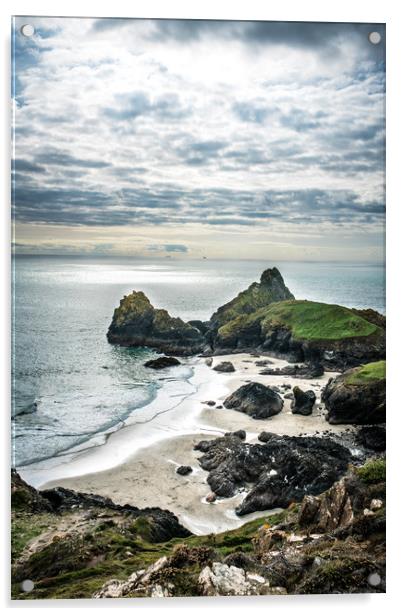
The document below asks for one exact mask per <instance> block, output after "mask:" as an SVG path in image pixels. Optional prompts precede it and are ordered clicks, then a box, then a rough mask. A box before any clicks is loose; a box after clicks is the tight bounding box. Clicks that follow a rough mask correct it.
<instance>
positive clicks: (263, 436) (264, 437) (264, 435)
mask: <svg viewBox="0 0 402 616" xmlns="http://www.w3.org/2000/svg"><path fill="white" fill-rule="evenodd" d="M272 437H275V433H274V432H265V430H264V431H263V432H260V434H259V435H258V440H259V441H261V443H268V441H269V440H271V438H272Z"/></svg>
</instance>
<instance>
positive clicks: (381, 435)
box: [356, 426, 386, 451]
mask: <svg viewBox="0 0 402 616" xmlns="http://www.w3.org/2000/svg"><path fill="white" fill-rule="evenodd" d="M356 441H357V443H359V444H361V445H363V447H365V448H366V449H371V450H372V451H385V447H386V430H385V426H363V428H360V430H359V431H358V432H357V434H356Z"/></svg>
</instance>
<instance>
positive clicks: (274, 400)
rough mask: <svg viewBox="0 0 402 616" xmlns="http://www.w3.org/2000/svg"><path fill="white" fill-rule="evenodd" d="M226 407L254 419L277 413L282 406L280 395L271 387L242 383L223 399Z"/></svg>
mask: <svg viewBox="0 0 402 616" xmlns="http://www.w3.org/2000/svg"><path fill="white" fill-rule="evenodd" d="M223 404H224V406H225V407H226V408H227V409H234V410H236V411H240V412H242V413H246V415H250V417H254V418H255V419H266V418H267V417H272V415H277V414H278V413H280V412H281V410H282V408H283V400H282V398H281V396H280V395H279V394H278V393H277V392H276V391H274V389H273V388H272V387H267V386H266V385H262V383H247V384H246V385H242V386H241V387H239V388H238V389H236V391H234V392H233V393H232V394H231V395H230V396H228V397H227V398H226V400H225V401H224V403H223Z"/></svg>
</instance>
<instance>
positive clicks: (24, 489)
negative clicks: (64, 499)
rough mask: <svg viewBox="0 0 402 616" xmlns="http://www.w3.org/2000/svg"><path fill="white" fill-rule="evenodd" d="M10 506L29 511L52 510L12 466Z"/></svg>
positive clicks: (45, 500)
mask: <svg viewBox="0 0 402 616" xmlns="http://www.w3.org/2000/svg"><path fill="white" fill-rule="evenodd" d="M11 507H12V508H13V509H22V510H23V511H25V512H29V513H38V512H47V511H53V507H52V505H51V504H50V503H49V501H48V500H47V499H46V498H43V496H42V494H41V493H40V492H38V490H35V488H33V487H32V486H30V485H28V484H27V483H26V482H25V481H24V480H23V479H22V478H21V477H20V475H19V474H18V473H17V471H16V470H15V469H14V468H13V469H11Z"/></svg>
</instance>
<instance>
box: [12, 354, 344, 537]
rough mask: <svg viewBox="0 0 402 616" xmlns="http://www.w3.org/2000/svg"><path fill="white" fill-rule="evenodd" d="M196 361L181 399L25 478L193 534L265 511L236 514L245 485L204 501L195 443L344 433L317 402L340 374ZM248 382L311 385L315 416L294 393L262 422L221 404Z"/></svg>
mask: <svg viewBox="0 0 402 616" xmlns="http://www.w3.org/2000/svg"><path fill="white" fill-rule="evenodd" d="M264 358H267V359H270V361H272V367H273V368H275V367H279V368H280V367H282V366H284V365H286V364H287V363H288V362H287V361H286V360H282V359H277V358H273V357H267V356H264ZM190 361H191V367H192V368H193V376H192V377H190V379H189V380H188V383H189V385H191V388H192V389H193V391H192V392H191V393H189V394H188V395H184V396H183V395H182V394H179V395H180V400H179V401H178V403H177V404H171V405H170V406H169V408H166V409H164V410H163V411H160V410H159V412H158V411H157V408H156V407H157V406H158V399H156V400H155V401H153V402H152V403H151V404H150V405H148V406H146V407H143V408H142V409H138V411H136V412H135V413H133V415H132V416H131V418H130V422H127V423H126V425H125V426H124V427H123V428H121V429H120V430H118V431H116V432H113V433H112V434H110V435H108V437H107V440H106V442H105V443H104V444H102V445H99V446H95V447H90V448H89V449H87V450H85V451H80V452H71V451H70V452H67V453H66V455H65V456H62V457H59V458H58V459H51V460H48V461H45V462H46V463H43V462H42V463H39V464H33V465H30V466H27V467H24V468H21V469H19V471H20V473H21V476H22V477H23V478H24V479H25V480H26V481H27V482H28V483H30V484H31V485H34V486H35V487H38V488H41V489H43V488H51V487H55V486H62V487H65V488H70V489H73V490H77V491H81V492H88V493H96V494H100V495H102V496H105V497H109V498H111V499H112V500H113V501H115V502H116V503H118V504H125V503H130V504H132V505H135V506H137V507H161V508H162V509H168V510H170V511H172V512H173V513H175V514H176V515H177V516H178V518H179V520H180V522H181V523H182V524H184V525H185V526H187V528H189V529H190V530H191V531H192V532H193V533H195V534H207V533H211V532H220V531H223V530H229V529H233V528H237V527H239V526H241V525H242V524H244V523H245V522H247V521H248V520H250V519H253V518H257V517H261V516H262V515H264V514H266V512H255V513H253V514H250V515H248V516H243V517H239V516H237V515H236V513H235V511H234V509H235V507H236V506H237V505H238V504H239V503H240V502H241V501H242V499H243V498H244V496H245V494H246V491H244V492H239V493H237V494H236V495H235V496H234V497H232V498H230V499H217V500H216V501H215V502H214V503H208V502H206V500H205V498H206V496H207V495H208V494H209V492H210V488H209V486H208V484H207V483H206V477H207V472H205V471H203V470H202V469H201V467H200V466H199V464H198V461H197V457H198V456H199V452H195V451H194V450H193V448H194V445H195V444H196V443H197V442H199V441H200V440H203V439H205V438H209V437H214V436H215V437H216V436H221V435H223V434H224V433H225V432H229V431H235V430H239V429H243V430H245V431H246V433H247V442H250V443H253V442H257V437H258V434H259V433H260V432H262V431H263V430H267V431H270V432H275V433H277V434H287V435H290V436H292V435H299V434H316V433H320V432H323V431H325V430H327V431H330V432H331V433H340V432H342V431H344V426H343V425H337V426H333V425H330V424H328V423H327V422H326V421H325V417H324V410H323V409H320V408H318V407H320V406H321V405H320V403H319V394H320V390H321V389H322V387H323V386H324V385H325V383H326V382H327V381H328V379H329V378H330V377H331V376H334V375H335V373H324V375H323V376H321V377H319V378H315V379H304V378H295V377H290V376H283V375H274V376H273V375H269V376H268V375H260V374H259V371H260V370H261V368H260V367H258V366H256V365H255V362H256V361H258V358H257V357H255V356H252V355H249V354H246V353H239V354H230V355H222V356H219V357H215V358H214V360H213V361H214V365H216V364H217V363H219V362H221V361H231V362H232V363H233V365H234V366H235V372H232V373H220V372H216V371H214V370H213V369H212V368H210V367H208V366H207V365H206V364H205V360H204V359H203V358H197V359H195V361H194V359H192V360H190ZM190 361H189V365H190ZM167 376H168V373H167ZM249 380H257V381H258V382H261V383H263V384H265V385H271V386H272V385H277V386H280V385H282V384H288V385H290V386H291V387H293V386H294V385H298V386H299V387H301V388H302V389H313V390H314V391H315V393H316V395H317V404H316V405H315V407H314V410H313V414H312V415H310V416H307V417H305V416H302V415H293V414H292V413H291V411H290V400H288V399H286V400H284V407H283V410H282V411H281V412H280V413H279V414H278V415H276V416H274V417H271V418H269V419H260V420H256V419H253V418H251V417H249V416H247V415H245V414H244V413H240V412H238V411H235V410H229V409H225V408H222V409H217V408H216V406H219V405H221V404H222V402H223V400H224V399H225V398H226V397H227V395H228V394H229V393H231V392H233V391H235V389H237V388H238V387H240V385H243V384H244V383H246V382H247V381H249ZM289 391H290V390H289ZM173 398H174V394H171V397H170V399H171V400H172V399H173ZM209 400H213V401H215V402H216V405H215V406H208V405H206V404H205V402H206V401H209ZM173 402H174V400H173ZM55 463H56V464H55ZM180 465H190V466H192V468H193V472H192V473H191V474H190V475H188V476H186V477H183V476H180V475H178V474H177V473H176V472H175V471H176V468H177V467H178V466H180Z"/></svg>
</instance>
